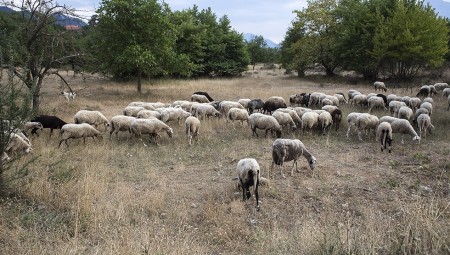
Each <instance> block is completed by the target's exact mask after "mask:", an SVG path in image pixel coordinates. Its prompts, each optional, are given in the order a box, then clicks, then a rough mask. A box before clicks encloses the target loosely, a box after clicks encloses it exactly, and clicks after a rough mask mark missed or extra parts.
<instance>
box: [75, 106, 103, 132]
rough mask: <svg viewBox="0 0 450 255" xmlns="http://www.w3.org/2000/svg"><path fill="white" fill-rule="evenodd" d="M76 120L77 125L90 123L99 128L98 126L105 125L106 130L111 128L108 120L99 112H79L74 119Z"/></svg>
mask: <svg viewBox="0 0 450 255" xmlns="http://www.w3.org/2000/svg"><path fill="white" fill-rule="evenodd" d="M73 118H74V120H75V124H81V123H88V124H90V125H93V126H94V127H95V128H97V126H98V125H101V124H103V125H104V126H105V130H106V129H107V128H108V126H109V121H108V119H107V118H106V117H105V116H104V115H103V114H102V113H101V112H99V111H88V110H81V111H78V112H77V113H76V114H75V116H74V117H73Z"/></svg>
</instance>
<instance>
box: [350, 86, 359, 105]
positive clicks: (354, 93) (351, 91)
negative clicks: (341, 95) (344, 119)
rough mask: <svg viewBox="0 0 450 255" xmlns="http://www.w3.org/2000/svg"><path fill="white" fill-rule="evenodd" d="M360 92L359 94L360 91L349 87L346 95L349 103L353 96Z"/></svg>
mask: <svg viewBox="0 0 450 255" xmlns="http://www.w3.org/2000/svg"><path fill="white" fill-rule="evenodd" d="M360 94H361V92H359V91H357V90H354V89H350V90H349V91H348V94H347V95H348V102H349V103H350V100H352V99H353V97H354V96H356V95H360Z"/></svg>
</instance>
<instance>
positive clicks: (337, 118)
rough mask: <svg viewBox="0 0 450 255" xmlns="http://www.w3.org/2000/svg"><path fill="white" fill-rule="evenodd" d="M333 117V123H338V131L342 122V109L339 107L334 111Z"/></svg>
mask: <svg viewBox="0 0 450 255" xmlns="http://www.w3.org/2000/svg"><path fill="white" fill-rule="evenodd" d="M331 118H332V119H333V123H334V124H335V125H336V131H337V130H338V129H339V125H340V124H341V120H342V111H341V110H339V109H336V110H334V111H332V112H331Z"/></svg>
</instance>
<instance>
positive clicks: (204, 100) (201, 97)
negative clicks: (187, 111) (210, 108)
mask: <svg viewBox="0 0 450 255" xmlns="http://www.w3.org/2000/svg"><path fill="white" fill-rule="evenodd" d="M191 101H192V102H198V103H209V100H208V98H207V97H206V96H204V95H197V94H193V95H192V96H191Z"/></svg>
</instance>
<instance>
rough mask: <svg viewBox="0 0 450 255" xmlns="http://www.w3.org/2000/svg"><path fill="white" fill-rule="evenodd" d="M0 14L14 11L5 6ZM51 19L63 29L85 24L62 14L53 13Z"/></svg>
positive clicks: (1, 7) (0, 10) (0, 9)
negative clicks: (53, 18)
mask: <svg viewBox="0 0 450 255" xmlns="http://www.w3.org/2000/svg"><path fill="white" fill-rule="evenodd" d="M0 12H6V13H13V12H16V11H15V10H13V9H11V8H9V7H7V6H0ZM53 17H55V19H56V24H58V25H60V26H63V27H67V26H71V27H83V26H86V22H84V21H83V20H81V19H78V18H73V17H69V16H67V15H64V14H62V13H55V15H53Z"/></svg>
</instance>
